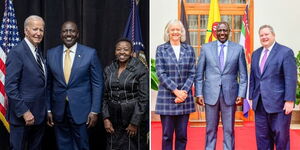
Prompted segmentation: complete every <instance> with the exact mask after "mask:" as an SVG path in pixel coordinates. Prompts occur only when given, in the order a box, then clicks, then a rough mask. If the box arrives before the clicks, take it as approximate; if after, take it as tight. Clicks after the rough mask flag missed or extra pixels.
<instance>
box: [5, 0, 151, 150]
mask: <svg viewBox="0 0 300 150" xmlns="http://www.w3.org/2000/svg"><path fill="white" fill-rule="evenodd" d="M0 21H1V22H0V23H1V28H0V69H1V71H0V82H1V84H0V93H1V94H0V149H1V150H10V149H12V150H89V149H91V150H93V149H95V150H96V149H107V150H112V149H115V150H118V149H120V150H149V149H150V148H149V143H150V142H149V135H150V134H149V133H150V131H149V128H150V127H149V67H148V66H149V62H148V61H149V1H148V0H121V1H120V0H102V1H98V0H89V1H83V0H64V1H61V0H52V1H43V0H35V1H31V0H23V1H18V0H2V1H0Z"/></svg>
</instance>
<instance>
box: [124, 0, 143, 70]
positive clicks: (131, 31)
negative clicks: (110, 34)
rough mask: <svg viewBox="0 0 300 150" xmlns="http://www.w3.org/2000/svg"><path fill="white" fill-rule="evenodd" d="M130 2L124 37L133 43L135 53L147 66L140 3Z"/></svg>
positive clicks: (132, 0)
mask: <svg viewBox="0 0 300 150" xmlns="http://www.w3.org/2000/svg"><path fill="white" fill-rule="evenodd" d="M130 1H131V10H130V14H129V17H128V20H127V23H126V27H125V31H124V34H123V37H125V38H127V39H129V40H131V41H132V43H133V50H134V53H135V54H136V55H137V57H138V58H139V59H140V60H141V61H142V62H143V63H144V64H145V65H146V66H147V61H146V56H145V53H144V50H145V46H144V44H143V39H142V31H141V23H140V15H139V7H138V2H137V1H136V0H130Z"/></svg>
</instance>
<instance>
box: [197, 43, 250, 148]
mask: <svg viewBox="0 0 300 150" xmlns="http://www.w3.org/2000/svg"><path fill="white" fill-rule="evenodd" d="M238 79H239V80H238ZM238 81H239V82H238ZM195 85H196V96H203V97H204V102H205V104H206V105H205V110H206V122H207V127H206V134H207V135H206V149H215V145H216V134H217V129H218V128H217V126H218V121H219V111H221V112H222V123H223V130H224V142H223V147H224V149H234V114H235V105H234V104H235V100H236V98H237V97H238V96H239V97H245V96H246V89H247V67H246V61H245V54H244V50H243V47H242V46H241V45H238V44H236V43H233V42H230V41H228V45H227V56H226V60H225V66H224V69H223V71H221V69H220V67H219V59H218V42H217V41H214V42H210V43H208V44H204V45H203V46H202V48H201V55H200V58H199V61H198V67H197V72H196V81H195Z"/></svg>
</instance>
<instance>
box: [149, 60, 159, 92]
mask: <svg viewBox="0 0 300 150" xmlns="http://www.w3.org/2000/svg"><path fill="white" fill-rule="evenodd" d="M158 84H159V80H158V77H157V75H156V68H155V59H153V58H151V89H152V90H154V91H157V90H158Z"/></svg>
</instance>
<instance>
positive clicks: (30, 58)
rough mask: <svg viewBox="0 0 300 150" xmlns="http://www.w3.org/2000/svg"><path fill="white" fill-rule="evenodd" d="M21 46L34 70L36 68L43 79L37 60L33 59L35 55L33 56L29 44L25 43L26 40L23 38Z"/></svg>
mask: <svg viewBox="0 0 300 150" xmlns="http://www.w3.org/2000/svg"><path fill="white" fill-rule="evenodd" d="M23 47H24V49H25V52H26V55H27V57H28V58H29V60H30V62H31V63H32V64H33V66H34V67H35V69H36V70H38V72H40V73H41V75H42V76H43V78H44V79H45V75H44V74H43V72H42V71H41V69H40V67H39V66H38V64H37V61H36V59H35V57H34V56H33V54H32V52H31V50H30V48H29V46H28V45H27V43H26V41H25V40H23Z"/></svg>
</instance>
